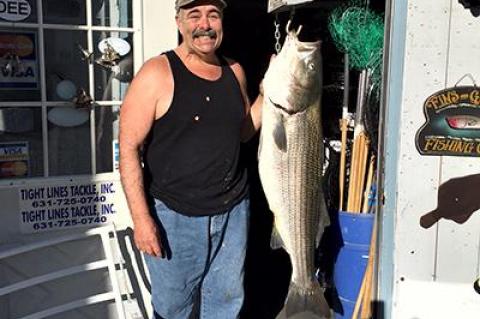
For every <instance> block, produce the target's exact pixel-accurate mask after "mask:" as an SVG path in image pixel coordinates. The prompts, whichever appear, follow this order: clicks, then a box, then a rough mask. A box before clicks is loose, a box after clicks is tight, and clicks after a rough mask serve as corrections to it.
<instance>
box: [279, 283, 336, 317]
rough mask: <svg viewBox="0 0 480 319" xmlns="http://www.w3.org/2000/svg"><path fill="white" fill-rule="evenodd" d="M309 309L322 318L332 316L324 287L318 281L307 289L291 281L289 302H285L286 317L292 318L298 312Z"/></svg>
mask: <svg viewBox="0 0 480 319" xmlns="http://www.w3.org/2000/svg"><path fill="white" fill-rule="evenodd" d="M306 311H309V312H311V313H313V314H315V315H317V316H318V317H319V318H321V319H328V318H331V311H330V307H329V306H328V303H327V300H326V299H325V297H324V296H323V289H322V288H321V287H320V284H319V283H318V282H317V281H314V284H313V287H311V288H309V289H305V288H302V287H298V286H297V285H295V283H293V282H292V283H290V288H289V289H288V296H287V302H286V303H285V314H286V318H291V317H292V316H294V315H295V314H297V313H301V312H306Z"/></svg>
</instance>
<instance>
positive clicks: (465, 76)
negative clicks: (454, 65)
mask: <svg viewBox="0 0 480 319" xmlns="http://www.w3.org/2000/svg"><path fill="white" fill-rule="evenodd" d="M465 78H470V80H472V83H473V86H475V87H476V86H477V83H476V82H475V79H474V78H473V75H472V74H471V73H467V74H465V75H464V76H462V77H461V78H460V80H458V81H457V83H455V86H457V85H458V84H460V82H462V81H463V79H465Z"/></svg>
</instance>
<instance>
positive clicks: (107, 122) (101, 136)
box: [95, 106, 120, 173]
mask: <svg viewBox="0 0 480 319" xmlns="http://www.w3.org/2000/svg"><path fill="white" fill-rule="evenodd" d="M119 114H120V107H119V106H100V107H97V108H95V122H96V124H97V127H96V138H97V142H96V145H97V173H108V172H112V171H114V162H115V163H118V159H114V156H116V154H115V152H114V151H113V149H114V148H115V145H114V143H115V142H117V141H118V120H119Z"/></svg>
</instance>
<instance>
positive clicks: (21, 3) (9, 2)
mask: <svg viewBox="0 0 480 319" xmlns="http://www.w3.org/2000/svg"><path fill="white" fill-rule="evenodd" d="M31 13H32V8H31V7H30V4H29V3H28V2H27V1H26V0H0V18H2V19H4V20H7V21H22V20H25V19H26V18H28V17H29V16H30V14H31Z"/></svg>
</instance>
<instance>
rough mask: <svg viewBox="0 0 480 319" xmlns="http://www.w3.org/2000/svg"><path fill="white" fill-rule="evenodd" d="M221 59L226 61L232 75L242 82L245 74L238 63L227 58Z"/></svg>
mask: <svg viewBox="0 0 480 319" xmlns="http://www.w3.org/2000/svg"><path fill="white" fill-rule="evenodd" d="M223 59H224V60H225V61H226V63H227V65H228V66H229V67H230V68H231V69H232V71H233V73H234V74H235V76H236V77H237V78H238V79H239V80H240V82H243V80H244V78H245V72H244V71H243V68H242V66H241V65H240V63H239V62H237V61H235V60H234V59H231V58H228V57H223Z"/></svg>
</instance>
